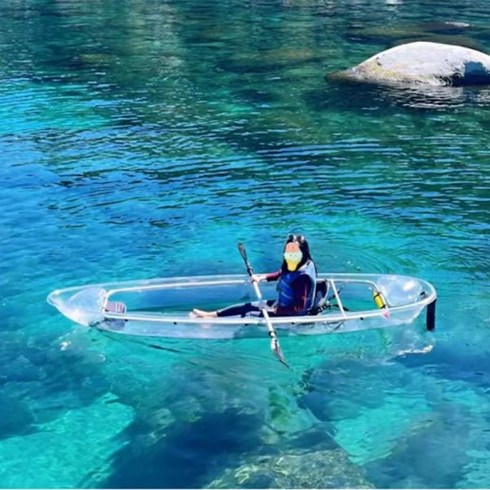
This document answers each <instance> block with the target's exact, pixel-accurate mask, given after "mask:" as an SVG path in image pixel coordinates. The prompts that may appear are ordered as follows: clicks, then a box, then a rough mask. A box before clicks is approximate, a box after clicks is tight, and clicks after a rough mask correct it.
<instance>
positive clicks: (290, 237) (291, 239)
mask: <svg viewBox="0 0 490 490" xmlns="http://www.w3.org/2000/svg"><path fill="white" fill-rule="evenodd" d="M304 241H305V237H304V236H303V235H294V234H292V233H290V234H289V235H288V242H298V243H303V242H304Z"/></svg>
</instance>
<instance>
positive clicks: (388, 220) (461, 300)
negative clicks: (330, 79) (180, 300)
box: [0, 0, 490, 488]
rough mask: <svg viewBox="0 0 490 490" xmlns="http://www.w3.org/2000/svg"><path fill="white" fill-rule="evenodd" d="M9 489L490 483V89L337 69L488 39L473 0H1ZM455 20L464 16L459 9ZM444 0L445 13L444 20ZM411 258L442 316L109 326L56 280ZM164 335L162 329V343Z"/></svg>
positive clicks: (1, 410) (480, 5)
mask: <svg viewBox="0 0 490 490" xmlns="http://www.w3.org/2000/svg"><path fill="white" fill-rule="evenodd" d="M0 19H1V20H0V67H1V73H2V77H1V79H0V117H1V121H2V124H1V125H0V162H1V163H0V179H1V180H0V182H1V185H0V208H1V209H2V213H1V214H0V229H1V230H2V233H1V240H0V256H1V257H2V263H1V265H0V271H1V274H0V285H1V291H2V295H1V310H0V311H1V312H2V320H1V322H0V362H1V365H2V369H1V371H0V415H1V416H0V458H1V461H2V464H1V465H0V487H5V488H14V487H17V488H19V487H24V488H33V487H44V488H55V487H64V488H72V487H98V488H108V487H118V488H124V487H126V488H127V487H131V488H134V487H146V488H149V487H160V488H165V487H166V488H168V487H172V488H191V487H194V488H200V487H213V488H230V487H233V488H251V487H252V488H265V487H268V488H269V487H282V488H285V487H296V488H298V487H303V488H307V487H309V488H329V487H330V488H331V487H357V488H359V487H377V488H380V487H383V488H393V487H398V488H417V487H418V488H420V487H424V488H440V487H447V488H454V487H459V488H475V487H489V486H490V476H489V475H490V463H489V461H490V409H489V406H490V405H489V403H488V402H489V394H490V374H489V366H490V349H489V347H488V335H489V329H490V287H489V279H490V267H489V259H488V257H489V255H490V240H489V237H490V170H489V169H490V167H489V165H488V160H489V157H490V148H489V144H488V133H489V130H490V122H489V121H490V119H489V108H490V92H489V91H488V89H485V88H480V89H478V90H477V89H446V90H439V91H437V92H434V93H431V94H427V93H423V92H420V91H418V92H417V91H401V90H398V91H393V90H380V89H375V88H368V87H361V86H341V85H333V84H328V83H327V82H326V81H325V80H324V77H325V75H326V74H327V73H330V72H333V71H335V70H339V69H343V68H347V67H349V66H352V65H354V64H356V63H358V62H360V61H362V60H363V59H365V58H366V57H368V56H371V55H372V54H375V53H376V52H378V51H380V50H383V49H386V48H388V47H391V46H393V45H395V44H397V43H400V42H406V41H410V40H415V39H425V40H436V41H443V42H456V43H458V44H463V45H467V46H471V47H475V48H477V49H481V50H483V51H485V52H487V53H488V52H490V29H489V28H488V25H489V23H490V7H489V5H488V3H487V2H486V1H483V0H479V1H477V0H473V1H471V2H469V1H459V2H457V4H451V3H449V2H446V1H442V0H436V1H428V0H414V1H411V2H408V1H406V0H405V1H403V0H391V1H388V0H386V1H381V0H374V1H373V0H371V1H369V2H368V1H363V0H361V1H354V0H350V1H348V0H345V1H343V2H340V1H334V0H332V1H330V0H325V1H322V2H318V1H313V0H304V1H300V0H298V1H296V0H288V1H279V0H277V1H272V0H270V1H269V0H267V1H266V0H261V1H246V2H243V1H240V2H239V1H236V0H228V1H226V0H225V1H221V2H214V1H208V2H198V1H196V0H180V1H173V0H172V1H156V0H147V1H143V0H124V1H115V0H100V1H97V2H79V1H75V0H71V1H70V0H64V1H62V2H60V1H54V0H23V1H20V0H5V1H3V2H2V3H1V4H0ZM451 23H452V24H451ZM454 23H457V24H454ZM290 231H300V232H303V233H305V234H306V235H307V237H308V239H309V241H310V245H311V248H312V252H313V255H314V257H315V259H316V261H317V263H318V265H319V268H320V269H321V270H323V271H338V272H356V271H359V272H388V273H401V274H408V275H414V276H419V277H422V278H424V279H426V280H429V281H430V282H432V283H433V284H434V285H435V287H436V288H437V291H438V295H439V299H438V317H437V329H436V331H435V332H434V333H427V332H425V331H424V326H423V322H417V323H416V324H414V325H413V326H410V327H408V328H404V329H394V330H392V331H369V332H361V333H356V334H345V335H337V336H335V335H331V336H324V337H314V338H313V337H312V338H299V339H295V338H291V339H283V341H282V342H281V345H282V347H283V350H284V352H285V354H286V357H287V358H288V361H289V363H290V364H291V366H292V368H291V370H289V371H287V370H286V369H284V368H283V367H282V366H281V365H280V364H279V363H277V361H275V359H274V358H273V357H272V355H271V354H270V352H269V342H268V340H267V339H264V340H263V341H261V340H260V339H254V340H243V341H237V342H227V341H203V342H196V341H190V340H168V341H164V342H160V343H159V345H158V346H153V347H152V345H150V343H148V342H145V341H144V340H142V339H137V340H136V339H135V340H134V341H131V340H128V339H124V340H122V339H120V338H118V337H117V336H116V337H107V336H104V335H103V334H102V333H100V332H97V331H93V330H89V329H86V328H84V327H81V326H77V325H75V324H73V323H72V322H70V321H69V320H67V319H65V318H63V317H62V316H61V315H60V314H58V313H57V312H56V311H55V310H54V309H53V308H52V307H50V306H49V305H47V304H46V302H45V298H46V296H47V294H48V293H49V292H50V291H52V290H53V289H56V288H61V287H67V286H72V285H79V284H90V283H96V282H105V281H119V280H132V279H143V278H149V277H159V276H160V277H161V276H176V275H200V274H215V273H241V272H243V264H242V261H241V258H240V257H239V255H238V253H237V252H236V243H237V241H238V240H242V241H244V242H245V244H246V246H247V251H248V254H249V257H250V260H251V261H252V264H253V265H254V267H255V269H256V270H260V271H269V270H274V269H275V268H276V267H277V266H278V265H279V260H280V253H281V250H282V245H283V240H284V238H285V236H286V235H287V233H289V232H290ZM155 347H158V348H155Z"/></svg>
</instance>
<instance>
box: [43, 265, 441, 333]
mask: <svg viewBox="0 0 490 490" xmlns="http://www.w3.org/2000/svg"><path fill="white" fill-rule="evenodd" d="M260 289H261V291H262V295H263V297H264V298H265V299H273V298H275V297H276V296H277V293H276V283H274V282H271V283H267V282H262V283H260ZM316 290H317V297H316V304H317V308H316V311H315V314H310V315H304V316H287V317H286V316H284V317H271V322H272V324H273V326H274V329H275V330H276V331H277V332H278V333H280V335H281V336H284V335H320V334H327V333H341V332H352V331H356V330H365V329H371V328H387V327H395V326H399V325H404V324H410V323H412V322H413V321H414V320H415V319H416V318H417V317H418V316H419V315H420V314H421V312H422V311H423V310H424V309H425V310H426V326H427V329H429V330H432V329H433V328H434V327H435V303H436V297H437V295H436V291H435V289H434V287H433V286H432V285H431V284H430V283H428V282H426V281H424V280H421V279H417V278H414V277H408V276H399V275H392V274H319V276H318V281H317V288H316ZM255 299H256V298H255V294H254V290H253V288H252V285H251V283H250V279H249V277H248V276H245V275H219V276H195V277H176V278H162V279H149V280H138V281H130V282H119V283H105V284H95V285H88V286H80V287H71V288H66V289H59V290H56V291H53V292H52V293H51V294H50V295H49V296H48V298H47V301H48V303H50V304H51V305H53V306H54V307H56V308H57V309H58V310H59V311H60V312H61V313H62V314H63V315H65V316H66V317H67V318H69V319H70V320H72V321H74V322H76V323H79V324H81V325H85V326H92V327H95V328H98V329H100V330H104V331H110V332H115V333H118V334H122V335H137V336H145V337H174V338H175V337H178V338H210V339H233V338H243V337H263V336H264V335H266V334H267V331H268V330H267V325H266V323H265V319H264V318H262V317H257V316H254V317H252V316H251V317H223V318H192V317H191V316H190V315H189V312H190V311H191V310H192V309H193V308H199V309H203V310H215V309H218V308H222V307H225V306H229V305H231V304H239V303H245V302H251V301H255Z"/></svg>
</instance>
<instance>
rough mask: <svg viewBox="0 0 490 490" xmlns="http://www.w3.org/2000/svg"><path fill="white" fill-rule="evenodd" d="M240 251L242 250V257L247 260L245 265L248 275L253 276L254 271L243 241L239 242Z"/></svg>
mask: <svg viewBox="0 0 490 490" xmlns="http://www.w3.org/2000/svg"><path fill="white" fill-rule="evenodd" d="M238 251H239V252H240V255H241V256H242V259H243V261H244V262H245V267H246V268H247V272H248V275H249V276H252V274H253V273H254V271H253V269H252V266H251V265H250V263H249V262H248V258H247V251H246V250H245V245H244V244H243V243H242V242H238Z"/></svg>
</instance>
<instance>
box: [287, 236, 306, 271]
mask: <svg viewBox="0 0 490 490" xmlns="http://www.w3.org/2000/svg"><path fill="white" fill-rule="evenodd" d="M302 258H303V253H302V252H301V249H300V248H299V244H298V242H290V243H288V244H287V245H286V249H285V250H284V260H285V261H286V265H287V267H288V271H290V272H294V271H295V270H296V269H297V268H298V264H299V263H300V262H301V260H302Z"/></svg>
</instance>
